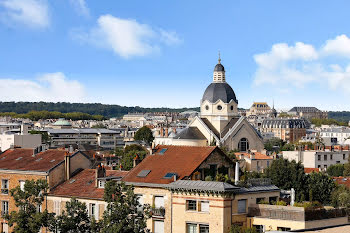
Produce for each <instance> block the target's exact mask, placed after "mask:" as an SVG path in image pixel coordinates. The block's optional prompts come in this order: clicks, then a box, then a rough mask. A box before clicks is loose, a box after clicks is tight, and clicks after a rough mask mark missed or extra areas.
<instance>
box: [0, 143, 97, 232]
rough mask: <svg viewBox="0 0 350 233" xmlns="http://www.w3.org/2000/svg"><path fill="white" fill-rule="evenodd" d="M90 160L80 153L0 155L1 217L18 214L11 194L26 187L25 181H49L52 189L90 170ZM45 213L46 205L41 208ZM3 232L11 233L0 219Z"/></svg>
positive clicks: (14, 152)
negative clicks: (74, 174)
mask: <svg viewBox="0 0 350 233" xmlns="http://www.w3.org/2000/svg"><path fill="white" fill-rule="evenodd" d="M90 164H91V163H90V159H89V158H88V157H87V156H86V155H85V154H83V153H82V152H80V151H77V152H72V153H69V152H67V151H64V150H47V151H44V152H40V153H35V150H33V149H9V150H7V151H5V152H4V153H2V154H1V155H0V181H1V193H0V202H1V213H2V214H6V213H9V212H11V211H13V210H16V209H17V207H16V206H15V202H14V200H13V199H12V198H11V196H10V192H9V191H10V190H11V189H13V188H15V187H17V186H20V187H21V188H23V187H24V183H25V181H26V180H38V179H43V180H46V181H47V182H48V184H49V188H50V189H51V188H53V187H55V186H57V185H58V184H60V183H62V182H63V181H64V180H65V179H69V178H70V176H71V174H72V173H74V172H76V171H78V170H79V169H84V168H89V167H90ZM41 208H42V210H44V209H46V201H44V205H43V206H42V207H41ZM0 232H4V233H8V232H11V229H9V227H8V224H7V222H6V221H5V220H4V219H3V218H2V215H1V216H0Z"/></svg>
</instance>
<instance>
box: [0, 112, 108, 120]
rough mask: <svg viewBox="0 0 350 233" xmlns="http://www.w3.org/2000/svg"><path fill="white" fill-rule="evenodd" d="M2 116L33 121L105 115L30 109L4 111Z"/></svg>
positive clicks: (95, 117)
mask: <svg viewBox="0 0 350 233" xmlns="http://www.w3.org/2000/svg"><path fill="white" fill-rule="evenodd" d="M0 116H10V117H13V118H29V119H31V120H32V121H37V120H40V119H58V118H65V119H68V120H74V121H76V120H97V121H101V120H104V119H105V117H104V116H102V115H90V114H88V113H83V112H69V113H61V112H56V111H54V112H49V111H30V112H28V113H15V112H2V113H0Z"/></svg>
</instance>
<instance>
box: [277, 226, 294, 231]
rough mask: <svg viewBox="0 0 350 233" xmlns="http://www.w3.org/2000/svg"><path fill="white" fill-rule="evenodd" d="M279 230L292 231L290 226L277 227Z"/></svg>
mask: <svg viewBox="0 0 350 233" xmlns="http://www.w3.org/2000/svg"><path fill="white" fill-rule="evenodd" d="M277 230H278V231H290V230H291V229H290V228H289V227H277Z"/></svg>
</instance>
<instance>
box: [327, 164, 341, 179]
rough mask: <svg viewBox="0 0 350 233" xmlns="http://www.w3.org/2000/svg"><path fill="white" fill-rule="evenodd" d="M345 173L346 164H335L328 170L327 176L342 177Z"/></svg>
mask: <svg viewBox="0 0 350 233" xmlns="http://www.w3.org/2000/svg"><path fill="white" fill-rule="evenodd" d="M343 173H344V164H340V163H339V164H333V165H331V166H329V167H328V168H327V174H328V175H329V176H332V177H335V176H336V177H338V176H342V175H343Z"/></svg>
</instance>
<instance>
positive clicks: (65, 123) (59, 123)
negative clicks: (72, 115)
mask: <svg viewBox="0 0 350 233" xmlns="http://www.w3.org/2000/svg"><path fill="white" fill-rule="evenodd" d="M53 125H56V126H71V125H72V124H71V123H70V122H69V121H67V120H65V119H63V118H60V119H58V121H56V122H55V123H54V124H53Z"/></svg>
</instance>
